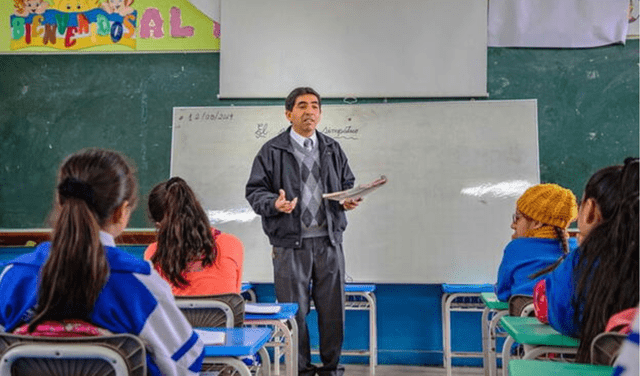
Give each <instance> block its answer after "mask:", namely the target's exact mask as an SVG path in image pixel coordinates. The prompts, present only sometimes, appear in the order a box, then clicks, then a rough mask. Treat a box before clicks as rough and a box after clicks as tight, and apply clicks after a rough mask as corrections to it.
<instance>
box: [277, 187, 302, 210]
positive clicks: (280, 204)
mask: <svg viewBox="0 0 640 376" xmlns="http://www.w3.org/2000/svg"><path fill="white" fill-rule="evenodd" d="M297 203H298V198H297V197H296V198H294V199H293V200H291V201H287V199H286V197H285V194H284V189H281V190H280V196H278V198H277V199H276V203H275V207H276V210H277V211H279V212H283V213H287V214H289V213H291V212H292V211H293V209H295V208H296V204H297Z"/></svg>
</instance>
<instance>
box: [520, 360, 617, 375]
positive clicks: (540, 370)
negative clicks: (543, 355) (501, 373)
mask: <svg viewBox="0 0 640 376" xmlns="http://www.w3.org/2000/svg"><path fill="white" fill-rule="evenodd" d="M612 371H613V367H609V366H598V365H594V364H579V363H562V362H549V361H543V360H522V359H515V360H512V361H510V362H509V375H510V376H543V375H562V376H610V375H611V373H612Z"/></svg>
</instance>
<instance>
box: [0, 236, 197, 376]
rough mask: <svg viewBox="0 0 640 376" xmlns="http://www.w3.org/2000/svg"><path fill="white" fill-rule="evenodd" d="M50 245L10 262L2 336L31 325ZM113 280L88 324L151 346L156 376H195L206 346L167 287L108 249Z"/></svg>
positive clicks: (0, 314) (1, 282)
mask: <svg viewBox="0 0 640 376" xmlns="http://www.w3.org/2000/svg"><path fill="white" fill-rule="evenodd" d="M50 246H51V244H50V243H48V242H47V243H42V244H40V245H39V246H38V247H37V248H36V250H35V251H34V252H32V253H29V254H26V255H22V256H20V257H18V258H16V259H14V260H12V261H10V262H8V263H7V265H6V266H5V267H4V269H3V270H2V274H0V330H1V331H7V332H11V331H13V330H14V329H16V328H17V327H18V326H20V325H22V324H25V323H27V322H28V321H29V320H30V319H31V318H32V317H33V313H34V306H35V305H36V303H37V299H38V284H39V283H38V279H39V278H38V276H39V274H40V269H41V268H42V266H43V265H44V263H45V261H46V260H47V257H48V255H49V249H50ZM104 248H105V252H106V256H107V260H108V263H109V268H110V273H109V279H108V281H107V283H106V284H105V286H104V288H103V289H102V292H101V293H100V295H99V296H98V299H97V301H96V304H95V306H94V309H93V312H92V313H91V316H90V318H89V320H90V321H91V322H92V323H93V324H95V325H98V326H100V327H103V328H105V329H108V330H110V331H111V332H113V333H131V334H134V335H136V336H138V337H140V338H141V339H142V340H143V341H144V342H145V344H146V345H147V349H148V351H147V368H148V369H149V371H150V374H152V375H154V376H155V375H157V376H161V375H197V374H198V372H199V371H200V368H201V366H202V360H203V357H204V353H203V343H202V341H201V340H200V338H199V337H198V335H197V334H196V333H195V332H194V331H193V329H192V328H191V325H190V324H189V323H188V322H187V320H186V319H185V318H184V315H183V314H182V313H181V312H180V310H179V309H178V307H177V306H176V305H175V301H174V297H173V295H172V294H171V289H170V287H169V285H168V284H167V283H166V282H165V281H164V280H162V278H161V277H160V276H159V275H158V273H157V272H155V270H154V269H153V268H152V267H151V265H150V264H149V263H148V262H146V261H143V260H140V259H137V258H135V257H133V256H131V255H129V254H128V253H126V252H124V251H122V250H120V249H118V248H115V247H109V246H105V247H104Z"/></svg>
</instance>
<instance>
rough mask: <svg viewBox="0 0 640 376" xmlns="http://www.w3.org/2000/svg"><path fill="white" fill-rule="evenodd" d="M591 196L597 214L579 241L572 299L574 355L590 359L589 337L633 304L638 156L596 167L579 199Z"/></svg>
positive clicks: (636, 249) (635, 290)
mask: <svg viewBox="0 0 640 376" xmlns="http://www.w3.org/2000/svg"><path fill="white" fill-rule="evenodd" d="M588 199H593V200H594V201H595V203H596V204H597V206H598V208H599V209H600V212H601V214H602V221H601V222H600V223H599V224H598V225H596V226H595V227H594V228H593V229H592V230H591V231H590V232H589V234H587V236H586V237H585V238H584V239H583V241H582V243H581V244H580V248H579V252H580V258H579V262H578V266H577V268H576V269H575V270H574V280H575V281H577V287H576V294H575V295H574V297H573V300H572V304H573V306H574V308H575V316H574V320H575V322H576V323H578V327H579V328H580V347H579V348H578V354H577V358H576V360H577V361H578V362H583V363H585V362H589V360H590V359H589V358H590V355H589V348H590V346H591V342H592V340H593V338H594V337H595V336H596V335H597V334H598V333H601V332H602V331H604V328H605V325H606V323H607V321H608V320H609V318H610V317H611V316H612V315H613V314H615V313H617V312H620V311H622V310H624V309H627V308H631V307H635V306H637V305H638V278H639V276H638V274H639V273H638V231H639V230H638V228H639V227H638V225H639V224H638V159H637V158H633V159H632V158H627V160H625V164H624V165H623V166H611V167H607V168H604V169H602V170H600V171H598V172H596V173H595V174H594V175H593V176H592V177H591V179H589V181H588V182H587V185H586V187H585V191H584V196H583V198H582V202H583V203H584V202H585V201H586V200H588Z"/></svg>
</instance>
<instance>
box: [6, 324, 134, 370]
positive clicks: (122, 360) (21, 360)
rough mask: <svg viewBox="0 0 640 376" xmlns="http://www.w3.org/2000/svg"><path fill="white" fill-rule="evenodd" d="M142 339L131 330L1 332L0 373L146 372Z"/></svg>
mask: <svg viewBox="0 0 640 376" xmlns="http://www.w3.org/2000/svg"><path fill="white" fill-rule="evenodd" d="M146 374H147V358H146V350H145V347H144V344H143V343H142V341H141V340H140V339H139V338H138V337H136V336H134V335H131V334H114V335H108V336H99V337H74V338H69V337H65V338H58V337H55V338H53V337H34V336H24V335H18V334H10V333H0V375H3V376H4V375H7V376H9V375H11V376H36V375H37V376H75V375H93V376H107V375H108V376H128V375H131V376H146Z"/></svg>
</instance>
